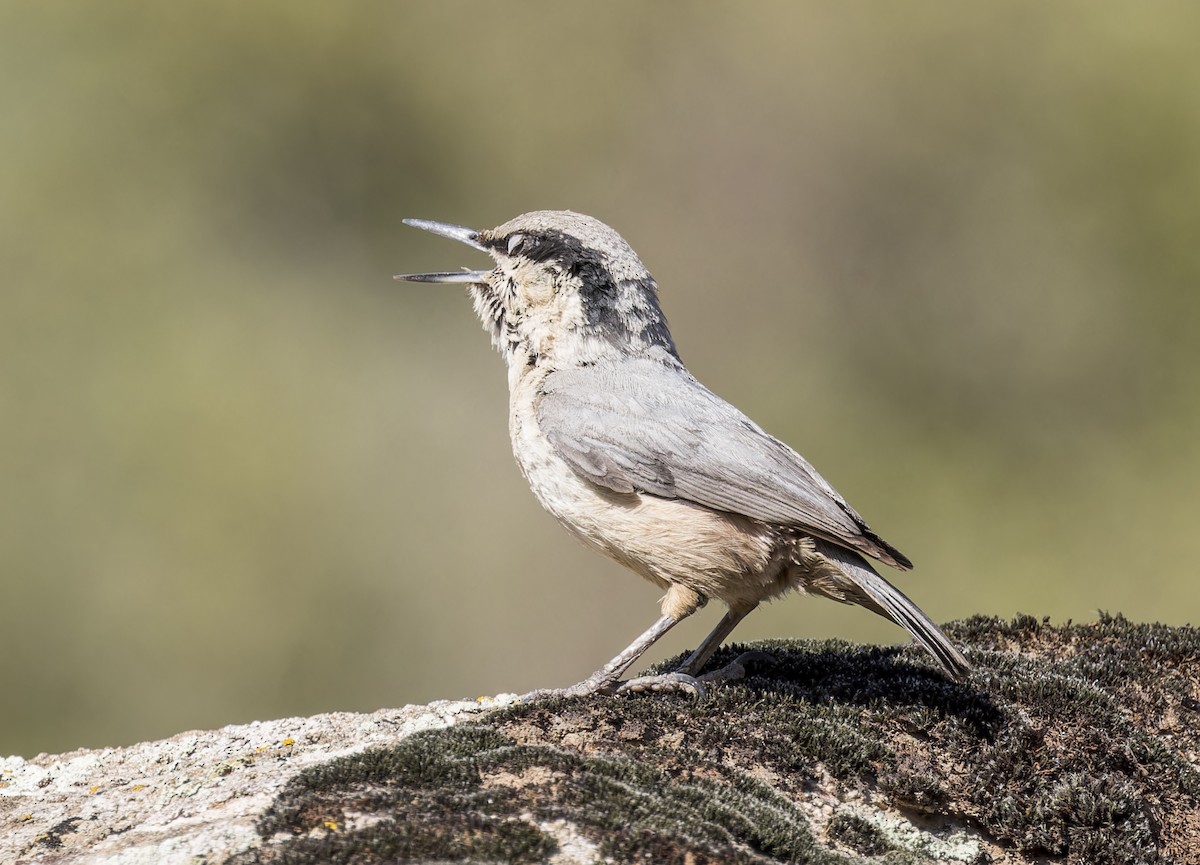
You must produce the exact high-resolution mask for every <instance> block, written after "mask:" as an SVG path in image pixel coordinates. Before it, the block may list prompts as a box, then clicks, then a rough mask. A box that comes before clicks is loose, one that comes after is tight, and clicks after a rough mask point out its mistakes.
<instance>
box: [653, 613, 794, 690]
mask: <svg viewBox="0 0 1200 865" xmlns="http://www.w3.org/2000/svg"><path fill="white" fill-rule="evenodd" d="M757 606H758V604H753V605H752V606H749V607H745V608H742V607H738V608H734V607H730V608H729V609H728V610H727V611H726V612H725V615H724V616H722V617H721V621H719V622H717V626H716V627H715V628H713V630H712V633H711V634H709V635H708V636H707V637H705V638H704V642H703V643H701V644H700V645H699V646H697V647H696V651H694V652H692V653H691V654H690V655H688V657H687V660H685V661H684V662H683V663H682V664H681V665H680V667H679V669H678V670H676V672H677V673H681V674H683V675H685V676H691V677H693V678H698V679H699V680H700V681H702V682H723V681H728V680H730V679H741V678H742V677H744V676H745V675H746V664H748V663H750V662H752V661H753V662H764V661H765V662H770V661H773V660H774V659H773V658H772V657H771V656H770V655H768V654H767V653H766V652H757V651H755V652H743V653H742V654H740V655H739V656H738V657H736V658H735V659H734V660H732V661H731V662H729V663H728V664H726V665H725V666H724V667H722V668H721V669H719V670H714V671H713V672H711V673H705V674H704V675H703V676H701V675H700V671H701V670H703V669H704V665H705V664H707V663H708V659H709V658H711V657H712V656H713V653H714V652H715V651H717V649H719V648H721V644H722V643H723V642H725V638H726V637H728V636H729V635H730V634H731V633H733V629H734V628H736V627H737V626H738V623H739V622H740V621H741V620H742V619H744V618H746V616H748V615H750V613H751V612H752V611H753V610H754V608H755V607H757Z"/></svg>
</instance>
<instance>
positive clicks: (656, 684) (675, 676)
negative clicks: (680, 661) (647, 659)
mask: <svg viewBox="0 0 1200 865" xmlns="http://www.w3.org/2000/svg"><path fill="white" fill-rule="evenodd" d="M646 691H652V692H654V693H660V692H662V691H686V692H688V693H689V694H691V695H692V696H694V697H695V698H696V699H697V700H703V699H704V697H705V690H704V685H703V684H701V682H700V680H699V679H697V678H696V677H694V676H689V675H688V674H687V673H663V674H662V675H660V676H638V677H637V678H636V679H630V680H628V681H626V682H622V683H621V684H620V685H618V686H617V689H616V690H615V691H614V692H613V693H615V694H626V693H628V694H641V693H644V692H646Z"/></svg>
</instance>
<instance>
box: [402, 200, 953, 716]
mask: <svg viewBox="0 0 1200 865" xmlns="http://www.w3.org/2000/svg"><path fill="white" fill-rule="evenodd" d="M405 222H407V223H408V224H409V225H412V226H415V227H417V228H422V229H425V230H426V231H431V232H433V233H434V234H440V235H442V236H444V237H449V238H452V239H454V240H458V241H461V242H462V243H465V244H467V245H468V246H472V247H474V248H475V249H478V250H480V251H482V252H486V253H487V254H488V255H490V256H491V257H492V258H493V259H494V260H495V262H496V265H495V267H494V268H492V269H491V270H469V271H458V272H451V273H421V274H409V275H403V276H397V277H396V279H404V280H410V281H413V282H436V283H460V284H465V285H466V286H468V287H469V289H470V292H471V296H472V298H473V299H474V302H475V311H476V312H477V313H478V314H479V317H480V319H482V321H483V326H484V329H485V330H487V331H488V332H489V333H490V334H491V336H492V342H493V343H495V345H496V347H497V348H498V349H499V350H500V353H501V354H502V355H504V360H505V362H506V363H507V365H508V388H509V433H510V436H511V438H512V446H513V454H514V455H515V456H516V459H517V465H518V466H520V468H521V471H522V472H523V473H524V475H525V478H526V480H528V481H529V486H530V487H531V488H532V489H533V492H534V495H536V496H537V498H538V501H540V502H541V503H542V506H543V507H545V508H546V510H548V511H549V512H550V513H552V514H553V515H554V516H555V517H556V518H557V519H558V521H559V522H560V523H562V525H563V526H564V527H566V529H567V531H569V532H571V533H572V534H573V535H575V536H576V537H577V538H579V539H580V540H581V541H583V543H584V544H586V545H587V546H589V547H591V548H592V549H594V550H597V551H598V552H601V553H604V554H605V555H607V556H609V557H611V558H613V559H615V560H616V561H618V562H620V563H621V564H623V565H625V566H626V567H628V568H630V569H631V570H633V571H635V572H636V573H638V574H640V575H641V576H642V577H644V578H646V579H647V580H649V581H650V582H652V583H654V584H655V585H656V586H658V587H660V588H662V589H663V590H665V592H666V594H665V595H664V597H663V599H662V617H661V618H660V619H659V620H658V621H657V622H655V623H654V624H653V625H652V626H651V627H650V628H649V630H647V631H646V632H645V633H644V634H642V635H641V636H640V637H638V638H637V639H636V640H635V641H634V642H633V643H632V644H631V645H630V646H629V647H628V648H627V649H625V650H624V651H623V652H621V653H620V654H619V655H617V657H615V658H613V659H612V661H610V662H609V663H608V664H607V665H605V666H604V667H603V668H602V669H600V670H597V671H596V672H595V673H594V674H592V675H591V676H589V677H588V678H587V679H585V680H584V681H582V682H580V683H579V684H578V685H575V686H574V687H572V688H568V689H566V690H565V691H563V692H559V693H567V694H590V693H596V692H612V691H620V690H647V689H651V690H658V689H661V688H684V689H690V690H693V691H696V692H700V691H701V685H700V684H699V682H698V681H697V678H696V677H698V676H699V674H700V671H701V669H702V668H703V667H704V664H705V663H706V662H707V661H708V659H709V658H710V657H711V656H712V654H713V652H715V651H716V650H717V649H718V648H719V647H720V645H721V643H722V641H723V640H724V639H725V638H726V637H728V636H729V634H730V632H731V631H733V629H734V627H735V626H736V625H737V623H738V622H740V621H741V620H742V619H743V618H744V617H745V616H746V614H748V613H749V612H750V611H751V610H753V609H754V608H755V607H756V606H758V604H759V603H760V602H762V601H764V600H768V599H771V598H774V597H776V596H778V595H782V594H783V593H785V592H787V591H789V590H791V589H795V590H797V591H800V592H805V593H809V594H817V595H824V596H825V597H827V598H832V599H833V600H835V601H841V602H842V603H849V604H858V605H860V606H863V607H866V608H867V609H868V610H871V611H873V612H875V613H878V614H879V615H881V616H884V617H885V618H887V619H890V620H891V621H893V622H895V623H896V624H897V625H900V626H901V627H902V628H905V629H907V630H908V631H909V633H911V634H912V635H913V636H914V637H915V638H916V639H917V641H918V642H920V643H921V645H923V646H924V647H925V648H926V649H928V650H929V652H930V654H932V655H933V656H934V657H935V658H936V659H937V660H938V662H939V663H940V664H941V666H942V668H943V669H944V670H945V671H946V673H948V674H949V675H950V676H951V677H953V678H955V679H961V678H962V677H963V676H964V675H965V674H966V673H967V672H968V671H969V670H970V664H969V663H968V662H967V660H966V658H964V657H963V655H962V653H961V652H959V651H958V649H956V648H955V647H954V646H953V645H952V644H951V643H950V641H949V640H948V639H947V638H946V636H945V634H943V633H942V632H941V630H940V629H939V628H938V627H937V625H935V624H934V623H933V622H932V621H930V619H929V618H928V617H927V616H926V615H925V614H924V613H923V612H921V610H920V609H918V608H917V606H916V604H914V603H913V602H912V601H910V600H909V599H908V598H907V597H905V596H904V594H903V593H901V592H900V591H899V590H898V589H897V588H895V587H894V586H892V585H891V584H890V583H889V582H887V580H885V579H883V577H881V576H879V574H877V573H876V572H875V571H874V570H873V569H872V568H871V566H870V565H869V564H868V563H867V561H866V559H864V558H863V557H864V556H869V557H871V558H874V559H878V560H879V561H881V562H884V563H885V564H888V565H891V566H892V567H896V568H902V569H908V568H911V567H912V563H911V562H909V560H908V559H907V558H905V556H904V555H903V554H902V553H901V552H900V551H899V550H897V549H896V548H895V547H893V546H892V545H891V544H889V543H888V542H887V541H885V540H884V539H883V538H881V537H879V535H877V534H875V532H873V531H872V530H871V529H870V528H869V527H868V526H867V524H866V522H865V521H864V520H863V518H862V517H860V516H859V515H858V513H857V512H856V511H855V510H854V509H853V508H852V507H850V505H849V504H847V503H846V500H845V499H843V498H842V497H841V495H839V494H838V492H837V491H836V490H834V488H833V487H831V486H830V485H829V484H828V483H827V482H826V481H825V479H824V478H822V477H821V476H820V475H819V474H817V472H816V470H815V469H813V467H812V466H811V465H809V464H808V462H807V461H806V460H805V459H804V457H802V456H800V454H798V453H796V452H795V451H794V450H792V449H791V448H790V447H788V446H787V445H786V444H784V443H783V442H781V441H779V439H776V438H774V437H772V436H770V435H768V434H767V433H766V432H764V431H763V430H762V429H761V428H760V427H759V426H758V425H757V424H755V423H754V422H753V421H751V420H750V419H749V418H748V417H746V416H745V415H744V414H742V413H741V412H740V411H738V410H737V409H736V408H734V407H733V406H731V405H730V404H729V403H727V402H725V401H724V400H723V399H721V398H720V397H718V396H716V395H714V394H713V393H712V392H711V391H709V390H708V389H707V388H706V387H704V385H702V384H700V382H698V381H697V380H696V379H695V378H694V377H693V376H692V374H691V373H689V372H688V371H687V368H686V367H685V366H684V365H683V361H682V360H680V359H679V354H678V353H677V352H676V350H675V343H674V341H673V340H672V339H671V333H670V331H669V330H668V329H667V321H666V318H665V317H664V316H663V313H662V310H661V309H660V308H659V305H658V287H657V285H656V284H655V282H654V279H653V277H651V276H650V273H649V272H648V271H647V270H646V267H645V265H643V264H642V262H641V260H640V259H639V258H638V257H637V254H636V253H634V251H633V250H632V249H631V248H630V247H629V244H627V243H626V242H625V241H624V239H622V238H621V236H620V235H618V234H617V233H616V232H615V231H613V230H612V229H611V228H609V227H608V226H607V225H605V224H604V223H602V222H599V221H598V220H596V219H593V218H591V217H589V216H583V215H581V214H578V213H571V212H569V211H537V212H534V213H526V214H524V215H523V216H518V217H517V218H516V219H513V220H512V221H510V222H506V223H505V224H504V225H501V226H500V227H499V228H493V229H490V230H484V231H475V230H473V229H470V228H463V227H461V226H457V225H448V224H445V223H440V222H429V221H425V220H417V219H410V220H405ZM710 598H715V599H717V600H719V601H722V602H724V603H725V604H726V605H727V606H728V611H727V612H726V613H725V615H724V617H723V618H722V619H721V621H720V623H719V624H718V625H717V627H716V629H715V630H713V632H712V633H711V634H709V635H708V637H706V638H705V640H704V642H703V643H701V644H700V646H699V648H697V649H696V650H695V651H694V652H692V654H691V655H690V656H689V657H688V658H687V660H686V661H684V663H683V665H682V666H681V667H680V668H679V670H678V671H677V672H675V673H669V674H666V675H665V676H657V677H645V678H642V679H634V680H632V681H629V682H624V683H621V682H620V679H621V676H622V675H623V674H624V673H625V671H626V670H627V669H628V668H629V667H630V665H632V664H633V663H634V662H635V661H636V660H637V659H638V658H639V657H640V656H641V655H642V654H643V653H644V652H645V651H646V650H647V649H648V648H649V647H650V646H651V645H652V644H653V643H654V642H655V641H656V640H657V639H658V638H659V637H661V636H662V635H663V634H665V633H666V632H667V631H668V630H670V629H671V628H672V627H673V626H674V625H675V624H677V623H678V622H679V621H681V620H682V619H684V618H686V617H687V616H690V615H691V614H692V613H694V612H695V611H696V610H697V609H698V608H699V607H701V606H703V605H704V604H705V603H706V602H707V601H708V600H709V599H710ZM535 693H543V692H535ZM545 693H549V692H545Z"/></svg>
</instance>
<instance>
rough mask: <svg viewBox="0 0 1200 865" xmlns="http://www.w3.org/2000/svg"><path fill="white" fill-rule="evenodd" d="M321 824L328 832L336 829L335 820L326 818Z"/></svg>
mask: <svg viewBox="0 0 1200 865" xmlns="http://www.w3.org/2000/svg"><path fill="white" fill-rule="evenodd" d="M321 825H322V826H324V827H325V828H326V829H328V830H329V831H330V832H336V831H337V830H338V824H337V821H336V820H326V821H324V822H323V823H322V824H321Z"/></svg>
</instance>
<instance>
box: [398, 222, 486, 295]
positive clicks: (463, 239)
mask: <svg viewBox="0 0 1200 865" xmlns="http://www.w3.org/2000/svg"><path fill="white" fill-rule="evenodd" d="M404 224H405V225H411V226H412V227H413V228H423V229H425V230H426V231H432V232H433V233H434V234H440V235H441V236H442V237H449V238H450V239H451V240H457V241H459V242H460V243H465V244H466V245H467V246H473V247H475V248H476V249H478V250H479V251H480V252H487V251H488V248H487V247H486V246H484V245H483V244H482V243H480V242H479V240H478V237H479V232H478V231H476V230H475V229H473V228H464V227H463V226H461V225H451V224H450V223H448V222H432V221H430V220H428V219H406V220H404ZM490 273H491V271H490V270H456V271H451V272H449V273H401V274H397V275H396V276H394V277H392V278H393V279H399V280H404V281H405V282H459V283H468V284H471V283H485V282H487V278H488V274H490Z"/></svg>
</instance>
